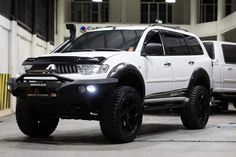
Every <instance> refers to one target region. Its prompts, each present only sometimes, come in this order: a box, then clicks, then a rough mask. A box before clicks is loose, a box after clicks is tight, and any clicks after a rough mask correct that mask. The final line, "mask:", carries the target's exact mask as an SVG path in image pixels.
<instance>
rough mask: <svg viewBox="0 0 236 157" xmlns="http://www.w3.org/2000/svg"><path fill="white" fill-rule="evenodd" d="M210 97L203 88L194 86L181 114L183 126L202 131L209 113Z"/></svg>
mask: <svg viewBox="0 0 236 157" xmlns="http://www.w3.org/2000/svg"><path fill="white" fill-rule="evenodd" d="M209 104H210V97H209V94H208V91H207V89H206V88H205V87H203V86H195V87H194V88H193V89H192V91H191V93H190V98H189V102H188V103H187V104H186V106H185V107H184V108H183V110H182V112H181V120H182V123H183V125H184V126H185V127H186V128H188V129H202V128H204V127H205V126H206V124H207V122H208V119H209V113H210V105H209Z"/></svg>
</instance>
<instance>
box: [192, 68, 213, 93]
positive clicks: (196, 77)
mask: <svg viewBox="0 0 236 157" xmlns="http://www.w3.org/2000/svg"><path fill="white" fill-rule="evenodd" d="M199 81H200V82H199ZM196 85H203V86H204V87H205V88H206V89H207V90H208V91H209V92H210V88H211V82H210V77H209V75H208V73H207V72H206V70H204V69H203V68H197V69H195V70H194V72H193V73H192V76H191V78H190V81H189V84H188V88H187V96H189V93H190V92H191V90H192V89H193V87H194V86H196Z"/></svg>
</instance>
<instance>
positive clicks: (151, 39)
mask: <svg viewBox="0 0 236 157" xmlns="http://www.w3.org/2000/svg"><path fill="white" fill-rule="evenodd" d="M148 44H160V45H162V41H161V38H160V33H159V32H158V31H157V30H152V31H150V32H149V33H148V34H147V36H146V39H145V42H144V46H146V45H148ZM158 51H161V52H158ZM163 54H164V53H163V49H161V50H160V49H159V50H157V51H156V52H155V51H154V52H153V53H152V54H149V55H151V56H157V55H158V56H160V55H163Z"/></svg>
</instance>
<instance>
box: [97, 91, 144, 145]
mask: <svg viewBox="0 0 236 157" xmlns="http://www.w3.org/2000/svg"><path fill="white" fill-rule="evenodd" d="M142 118H143V101H142V99H141V98H140V96H139V94H138V93H137V92H136V90H135V89H134V88H132V87H128V86H120V87H117V88H116V89H114V90H113V91H112V92H111V93H110V94H109V95H108V97H107V99H106V100H105V102H104V104H103V105H102V107H101V111H100V126H101V130H102V133H103V135H104V136H105V137H106V138H107V139H108V140H109V141H111V142H112V143H127V142H131V141H133V140H134V139H135V138H136V136H137V134H138V131H139V130H140V126H141V124H142Z"/></svg>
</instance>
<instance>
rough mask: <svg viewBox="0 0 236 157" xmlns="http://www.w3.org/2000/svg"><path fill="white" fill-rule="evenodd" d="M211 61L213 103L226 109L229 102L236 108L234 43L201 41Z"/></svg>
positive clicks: (235, 55)
mask: <svg viewBox="0 0 236 157" xmlns="http://www.w3.org/2000/svg"><path fill="white" fill-rule="evenodd" d="M203 44H204V46H205V47H206V49H207V52H208V53H209V56H210V57H211V58H212V61H213V64H214V66H213V80H214V83H213V95H212V96H213V98H214V99H213V100H214V101H212V102H213V105H215V104H216V105H218V106H219V107H220V109H223V110H228V106H229V102H231V103H233V105H234V106H235V108H236V43H232V42H222V41H203Z"/></svg>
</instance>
